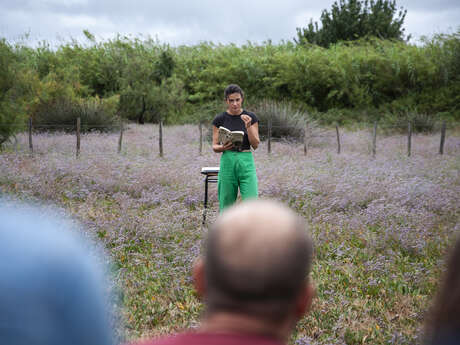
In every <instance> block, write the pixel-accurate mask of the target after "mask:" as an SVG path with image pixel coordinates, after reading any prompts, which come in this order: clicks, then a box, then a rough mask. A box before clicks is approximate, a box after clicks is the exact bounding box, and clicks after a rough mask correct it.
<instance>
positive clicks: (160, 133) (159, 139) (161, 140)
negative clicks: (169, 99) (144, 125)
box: [158, 119, 163, 157]
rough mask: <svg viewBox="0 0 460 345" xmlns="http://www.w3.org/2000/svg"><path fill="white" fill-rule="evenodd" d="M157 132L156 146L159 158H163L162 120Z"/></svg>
mask: <svg viewBox="0 0 460 345" xmlns="http://www.w3.org/2000/svg"><path fill="white" fill-rule="evenodd" d="M158 131H159V135H160V136H159V138H158V141H159V142H158V144H159V145H160V157H163V120H162V119H160V123H159V126H158Z"/></svg>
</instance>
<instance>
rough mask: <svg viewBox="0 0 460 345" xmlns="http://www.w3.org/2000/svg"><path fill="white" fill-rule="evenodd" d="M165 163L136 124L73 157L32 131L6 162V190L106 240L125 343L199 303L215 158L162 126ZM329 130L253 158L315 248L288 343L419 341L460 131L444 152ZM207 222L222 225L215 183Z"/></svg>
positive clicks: (459, 203) (1, 156)
mask: <svg viewBox="0 0 460 345" xmlns="http://www.w3.org/2000/svg"><path fill="white" fill-rule="evenodd" d="M164 132H165V142H164V152H165V156H164V157H163V158H160V157H158V145H157V143H158V135H157V133H158V128H157V127H156V126H152V125H145V126H138V125H130V128H129V129H128V130H127V131H126V132H125V133H124V137H123V149H122V152H121V154H117V142H118V134H116V133H114V134H101V133H89V134H85V135H83V136H82V139H81V143H82V144H81V156H80V158H78V159H76V158H75V137H74V136H73V135H70V134H65V133H61V134H46V133H44V134H37V135H34V154H33V156H31V155H29V154H28V144H27V136H26V135H19V136H18V138H17V139H18V140H17V142H16V143H14V144H11V145H10V146H8V147H6V148H5V150H4V151H3V152H1V153H0V195H1V194H7V195H10V196H13V197H14V198H17V199H21V200H39V201H41V202H45V203H48V204H54V205H58V206H59V207H62V208H64V209H65V210H66V211H67V212H68V214H70V215H71V216H73V217H75V218H76V219H78V220H79V221H80V222H81V223H82V224H83V225H84V227H85V228H86V229H87V230H88V231H89V232H90V233H91V234H93V235H94V237H95V239H97V241H100V242H102V243H104V244H105V246H106V248H107V250H108V252H109V253H110V256H111V258H112V261H113V263H114V267H113V272H114V278H115V280H116V283H117V285H118V286H119V289H120V296H121V298H122V301H123V304H124V307H123V311H122V312H123V318H124V324H123V326H121V329H120V332H121V333H123V335H124V336H125V338H126V339H127V340H132V339H137V338H139V337H147V336H152V335H159V334H163V333H167V332H173V331H177V330H180V329H183V328H185V327H193V326H195V325H196V324H197V322H198V320H199V315H200V312H201V310H202V306H201V304H200V303H199V301H198V299H197V297H196V295H195V294H194V292H193V289H192V286H191V284H190V268H191V265H192V263H193V261H194V259H195V258H196V257H197V255H199V253H200V250H201V241H202V239H203V236H204V234H205V232H206V229H205V228H202V226H201V219H202V200H203V193H204V188H203V178H202V175H200V169H201V167H203V166H217V165H218V161H219V156H218V155H217V154H215V153H213V152H212V150H211V148H210V145H209V144H208V143H206V144H205V146H204V149H203V154H202V155H199V153H198V147H199V146H198V145H199V143H198V139H199V136H198V130H197V128H196V127H195V126H175V127H166V128H165V129H164ZM335 140H336V139H335V133H334V132H331V133H330V135H328V133H326V135H325V136H322V137H320V138H316V139H315V141H314V142H312V143H311V146H310V147H309V150H308V155H307V156H304V155H303V147H302V146H300V145H297V144H289V143H287V142H275V143H272V153H271V154H270V155H269V154H268V153H267V150H266V145H265V144H264V143H262V145H261V147H260V148H259V150H257V151H256V152H255V159H256V165H257V170H258V176H259V189H260V195H261V196H262V197H269V198H275V199H278V200H281V201H283V202H285V203H287V204H288V205H290V207H292V208H294V209H295V210H297V211H298V212H300V213H301V214H302V215H304V216H305V217H306V219H307V220H308V222H309V224H310V231H311V233H312V237H313V239H314V242H315V263H314V266H313V272H312V279H313V280H314V282H315V285H316V287H317V297H316V299H315V302H314V305H313V310H312V312H311V313H310V314H309V315H308V316H307V317H305V318H304V319H303V320H302V321H301V322H300V324H299V326H298V327H297V330H296V332H295V334H294V335H293V337H292V339H291V341H290V343H291V344H308V343H310V344H331V343H333V344H362V343H369V344H383V343H390V344H414V343H418V339H420V335H421V333H420V332H421V326H422V323H423V318H424V313H425V312H426V310H427V306H428V305H429V304H430V300H431V298H432V296H433V293H434V292H435V290H436V286H437V282H438V278H439V275H440V273H441V271H442V267H443V266H442V263H443V261H444V255H445V253H446V251H447V249H448V246H449V244H451V243H452V241H453V240H454V239H455V237H456V234H457V233H458V232H459V230H460V221H459V219H460V217H459V216H460V133H459V132H458V131H457V132H455V131H449V132H448V135H447V141H446V146H445V150H444V155H442V156H440V155H438V150H439V136H438V135H416V136H414V137H413V143H412V148H413V151H412V156H411V157H410V158H409V157H407V156H406V138H405V137H404V136H398V135H393V136H386V137H383V136H382V137H379V138H378V140H377V156H376V158H375V159H373V158H372V156H371V154H370V145H371V137H370V132H368V131H354V132H345V133H344V134H343V137H342V153H341V154H340V155H338V154H337V153H336V146H335V145H336V144H335ZM210 201H211V208H210V213H208V220H209V221H210V222H212V220H213V219H214V218H215V216H216V210H217V201H216V188H215V185H212V186H211V188H210Z"/></svg>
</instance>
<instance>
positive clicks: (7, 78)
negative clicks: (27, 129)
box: [0, 39, 24, 148]
mask: <svg viewBox="0 0 460 345" xmlns="http://www.w3.org/2000/svg"><path fill="white" fill-rule="evenodd" d="M19 74H20V73H19V71H18V64H17V61H16V56H15V55H14V53H13V50H12V49H11V47H10V45H9V44H8V43H6V42H5V40H4V39H2V40H0V148H1V146H2V145H3V144H4V143H5V142H7V141H8V140H9V139H10V137H11V136H13V135H14V134H15V133H16V132H17V131H18V130H20V129H21V128H22V127H23V124H24V109H23V108H24V107H23V102H22V99H21V98H22V96H23V90H22V87H21V86H22V85H21V84H20V83H19V82H18V81H20V79H21V78H18V77H19Z"/></svg>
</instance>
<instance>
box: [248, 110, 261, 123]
mask: <svg viewBox="0 0 460 345" xmlns="http://www.w3.org/2000/svg"><path fill="white" fill-rule="evenodd" d="M248 115H249V116H251V125H253V124H255V123H257V122H259V119H258V118H257V116H256V114H254V113H252V112H248Z"/></svg>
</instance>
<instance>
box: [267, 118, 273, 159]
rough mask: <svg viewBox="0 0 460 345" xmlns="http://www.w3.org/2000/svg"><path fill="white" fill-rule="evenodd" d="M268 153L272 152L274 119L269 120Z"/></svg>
mask: <svg viewBox="0 0 460 345" xmlns="http://www.w3.org/2000/svg"><path fill="white" fill-rule="evenodd" d="M267 150H268V153H271V152H272V119H271V118H270V119H269V120H268V140H267Z"/></svg>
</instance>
